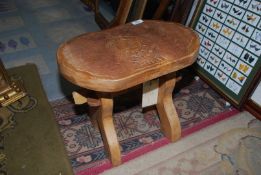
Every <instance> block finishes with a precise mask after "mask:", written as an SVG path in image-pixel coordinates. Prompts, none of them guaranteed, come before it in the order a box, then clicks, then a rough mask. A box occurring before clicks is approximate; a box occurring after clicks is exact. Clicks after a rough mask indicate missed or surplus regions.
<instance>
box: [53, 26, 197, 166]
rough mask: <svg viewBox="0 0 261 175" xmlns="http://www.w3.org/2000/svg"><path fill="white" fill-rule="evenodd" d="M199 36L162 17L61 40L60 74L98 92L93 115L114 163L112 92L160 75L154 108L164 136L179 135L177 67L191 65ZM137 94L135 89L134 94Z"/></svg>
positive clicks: (118, 155) (118, 159)
mask: <svg viewBox="0 0 261 175" xmlns="http://www.w3.org/2000/svg"><path fill="white" fill-rule="evenodd" d="M198 49H199V38H198V36H197V34H196V33H195V32H194V31H192V30H191V29H189V28H186V27H184V26H182V25H180V24H176V23H168V22H162V21H144V22H142V23H139V24H133V23H129V24H126V25H122V26H119V27H115V28H112V29H108V30H104V31H101V32H94V33H88V34H83V35H80V36H78V37H75V38H73V39H72V40H70V41H68V42H66V43H64V44H62V45H61V46H60V47H59V49H58V53H57V57H58V65H59V69H60V72H61V74H62V75H63V76H64V77H65V78H66V79H67V80H69V81H70V82H72V83H73V84H75V85H78V86H80V87H82V88H86V89H90V90H94V91H96V92H97V94H98V96H99V99H98V101H99V104H100V106H99V113H98V117H97V121H98V124H99V127H100V130H101V133H102V137H103V141H104V145H105V148H106V150H107V152H108V154H109V156H110V158H111V161H112V164H113V165H119V164H121V152H120V145H119V142H118V139H117V135H116V132H115V128H114V125H113V119H112V111H113V96H115V94H117V93H118V92H121V91H123V90H127V89H129V88H131V87H134V86H136V85H138V84H141V83H144V82H146V81H149V80H152V79H155V78H159V92H158V100H157V104H156V106H157V110H158V113H159V116H160V121H161V127H162V130H163V132H164V134H165V136H166V137H167V138H169V139H170V140H171V141H175V140H177V139H178V138H179V137H180V135H181V127H180V122H179V118H178V115H177V112H176V109H175V107H174V104H173V101H172V91H173V89H174V86H175V81H176V78H175V71H178V70H180V69H182V68H185V67H187V66H189V65H191V64H192V63H193V62H194V61H195V59H196V57H197V54H198ZM134 95H135V94H134Z"/></svg>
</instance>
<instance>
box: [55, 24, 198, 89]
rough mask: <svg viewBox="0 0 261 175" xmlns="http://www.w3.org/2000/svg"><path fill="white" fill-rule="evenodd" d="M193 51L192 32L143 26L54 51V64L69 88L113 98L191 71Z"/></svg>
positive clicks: (125, 27)
mask: <svg viewBox="0 0 261 175" xmlns="http://www.w3.org/2000/svg"><path fill="white" fill-rule="evenodd" d="M198 49H199V38H198V35H197V34H196V33H195V32H194V31H193V30H192V29H190V28H186V27H184V26H182V25H180V24H177V23H173V22H163V21H154V20H151V21H150V20H148V21H144V22H143V23H140V24H137V25H134V24H132V23H128V24H125V25H121V26H118V27H115V28H111V29H107V30H103V31H100V32H93V33H86V34H83V35H80V36H78V37H75V38H73V39H71V40H69V41H67V42H65V43H63V44H62V45H61V46H60V47H59V49H58V52H57V60H58V66H59V70H60V72H61V74H62V75H63V76H64V77H65V78H66V79H67V80H69V81H71V82H72V83H74V84H76V85H78V86H81V87H83V88H87V89H91V90H95V91H101V92H117V91H121V90H125V89H127V88H130V87H133V86H135V85H138V84H140V83H143V82H146V81H148V80H151V79H154V78H157V77H160V76H162V75H165V74H168V73H170V72H174V71H177V70H180V69H182V68H184V67H187V66H189V65H191V64H192V63H193V62H194V61H195V60H196V57H197V54H198Z"/></svg>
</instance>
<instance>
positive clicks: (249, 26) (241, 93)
mask: <svg viewBox="0 0 261 175" xmlns="http://www.w3.org/2000/svg"><path fill="white" fill-rule="evenodd" d="M260 9H261V4H260V1H258V0H251V1H250V0H246V1H242V0H202V1H199V3H198V6H197V9H196V10H195V13H194V16H193V18H192V20H191V23H190V27H192V28H193V29H194V30H195V31H197V33H198V34H199V37H200V42H201V46H200V49H199V56H198V59H197V62H196V63H195V64H194V68H195V70H196V72H197V73H198V75H199V76H200V77H201V78H202V79H203V80H205V81H206V82H207V83H208V84H209V85H210V86H212V87H213V88H214V89H215V90H217V91H218V92H219V93H220V94H221V95H222V96H224V98H225V99H226V100H227V101H229V102H230V103H232V104H233V105H234V106H236V107H237V108H239V109H240V108H242V105H243V104H244V102H245V101H246V100H247V98H248V96H249V94H250V93H251V92H252V91H253V86H254V84H255V81H257V79H258V76H260V75H261V70H260V68H261V58H260V55H261V16H260V13H261V10H260Z"/></svg>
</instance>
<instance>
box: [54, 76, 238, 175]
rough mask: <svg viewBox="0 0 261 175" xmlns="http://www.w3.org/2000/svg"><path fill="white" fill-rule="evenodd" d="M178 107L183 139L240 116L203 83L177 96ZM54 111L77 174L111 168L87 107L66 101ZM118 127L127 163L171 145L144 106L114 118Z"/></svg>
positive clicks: (189, 87)
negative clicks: (228, 118) (218, 122)
mask: <svg viewBox="0 0 261 175" xmlns="http://www.w3.org/2000/svg"><path fill="white" fill-rule="evenodd" d="M174 103H175V106H176V109H177V112H178V114H179V116H180V121H181V126H182V136H183V137H184V136H186V135H188V134H190V133H192V132H195V131H197V130H199V129H201V128H203V127H206V126H208V125H210V124H213V123H215V122H217V121H220V120H222V119H225V118H227V117H230V116H232V115H233V114H235V113H237V112H238V111H237V110H236V109H234V108H233V107H229V106H226V103H225V101H224V100H223V99H222V98H221V97H220V96H219V95H218V94H217V93H215V92H214V91H213V90H212V89H211V88H210V87H209V86H207V85H206V84H205V83H203V81H201V80H197V81H196V80H194V81H193V82H192V83H191V84H190V85H189V86H187V87H185V88H183V89H182V90H181V91H179V93H177V94H175V95H174ZM52 107H53V110H54V113H55V115H56V120H57V123H58V124H59V127H60V131H61V133H62V135H63V138H64V143H65V146H66V149H67V152H68V155H69V157H70V161H71V164H72V166H73V169H74V172H75V174H77V175H84V174H97V173H100V172H102V171H104V170H105V169H108V168H111V164H110V161H109V160H108V159H107V156H106V153H105V152H104V149H103V142H102V139H101V136H100V134H99V131H98V130H96V129H95V128H94V127H93V125H92V124H91V121H90V118H89V116H88V115H86V113H87V107H86V105H84V106H75V105H73V103H72V102H71V101H70V99H63V100H58V101H54V102H52ZM114 123H115V127H116V132H117V136H118V139H119V141H120V145H121V150H122V151H121V152H122V159H123V162H126V161H128V160H130V159H133V158H135V157H137V156H139V155H142V154H144V153H146V152H149V151H151V150H154V149H156V148H159V147H161V146H163V145H165V144H168V143H169V141H168V140H167V139H166V138H165V137H164V135H163V134H162V132H161V131H160V121H159V118H158V114H157V111H156V110H155V109H152V110H149V111H146V112H145V113H142V108H141V106H140V105H138V106H133V107H128V109H125V110H123V111H121V112H117V113H115V114H114Z"/></svg>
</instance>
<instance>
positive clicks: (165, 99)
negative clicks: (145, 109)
mask: <svg viewBox="0 0 261 175" xmlns="http://www.w3.org/2000/svg"><path fill="white" fill-rule="evenodd" d="M175 83H176V78H175V73H172V74H168V75H165V76H163V77H160V85H159V93H158V102H157V105H156V106H157V110H158V113H159V116H160V121H161V128H162V130H163V132H164V134H165V136H166V137H167V138H168V139H170V140H171V141H172V142H174V141H176V140H177V139H179V138H180V135H181V127H180V121H179V118H178V114H177V111H176V109H175V106H174V103H173V100H172V92H173V89H174V86H175Z"/></svg>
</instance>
